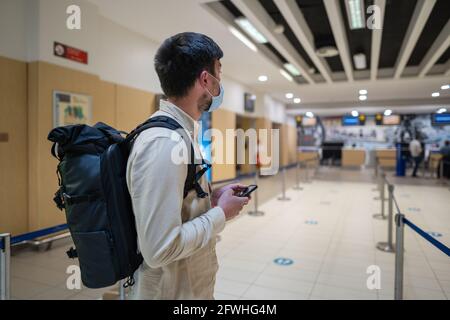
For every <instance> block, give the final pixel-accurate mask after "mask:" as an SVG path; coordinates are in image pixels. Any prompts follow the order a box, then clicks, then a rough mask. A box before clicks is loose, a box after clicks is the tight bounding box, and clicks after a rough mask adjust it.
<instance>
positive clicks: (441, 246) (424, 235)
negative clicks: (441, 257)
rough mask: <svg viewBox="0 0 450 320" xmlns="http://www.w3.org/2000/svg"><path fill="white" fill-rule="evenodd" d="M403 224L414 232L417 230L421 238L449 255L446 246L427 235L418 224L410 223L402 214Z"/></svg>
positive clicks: (449, 250) (448, 249) (449, 251)
mask: <svg viewBox="0 0 450 320" xmlns="http://www.w3.org/2000/svg"><path fill="white" fill-rule="evenodd" d="M402 219H403V222H404V224H406V225H407V226H408V227H410V228H411V229H413V230H414V231H415V232H417V233H418V234H419V235H420V236H422V238H425V240H427V241H428V242H430V243H431V244H432V245H433V246H435V247H436V248H438V249H439V250H441V251H442V252H443V253H445V254H446V255H447V256H449V257H450V248H449V247H447V246H446V245H445V244H443V243H442V242H440V241H438V240H436V239H435V238H434V237H433V236H431V235H429V234H428V233H426V232H425V231H423V230H422V229H420V228H419V227H418V226H416V225H415V224H414V223H412V222H411V221H410V220H408V219H406V218H405V217H404V216H403V217H402Z"/></svg>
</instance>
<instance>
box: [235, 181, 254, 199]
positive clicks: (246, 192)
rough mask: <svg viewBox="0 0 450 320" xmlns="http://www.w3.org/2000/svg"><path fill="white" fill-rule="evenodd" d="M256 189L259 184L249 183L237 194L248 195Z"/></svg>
mask: <svg viewBox="0 0 450 320" xmlns="http://www.w3.org/2000/svg"><path fill="white" fill-rule="evenodd" d="M256 189H258V186H257V185H254V184H252V185H249V186H248V187H247V188H245V189H244V190H242V191H240V192H239V193H238V194H237V195H236V196H238V197H248V196H250V194H251V193H252V192H253V191H255V190H256Z"/></svg>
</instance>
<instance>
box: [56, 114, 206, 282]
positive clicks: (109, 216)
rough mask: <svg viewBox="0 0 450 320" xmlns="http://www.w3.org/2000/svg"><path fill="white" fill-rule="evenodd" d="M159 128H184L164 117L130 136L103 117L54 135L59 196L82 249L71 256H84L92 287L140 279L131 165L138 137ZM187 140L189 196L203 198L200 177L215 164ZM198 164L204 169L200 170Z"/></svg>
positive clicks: (82, 264) (87, 279)
mask: <svg viewBox="0 0 450 320" xmlns="http://www.w3.org/2000/svg"><path fill="white" fill-rule="evenodd" d="M154 127H163V128H168V129H171V130H178V129H182V127H181V125H180V124H179V123H178V122H176V121H175V120H173V119H171V118H169V117H165V116H158V117H153V118H151V119H149V120H147V121H146V122H145V123H143V124H141V125H140V126H138V127H137V128H136V129H135V130H134V131H132V132H131V133H130V134H129V135H127V136H126V138H124V137H123V136H122V134H124V132H121V131H118V130H116V129H114V128H112V127H110V126H108V125H106V124H104V123H101V122H100V123H97V124H96V125H95V126H94V127H90V126H87V125H72V126H66V127H59V128H55V129H53V130H52V131H51V132H50V133H49V135H48V140H50V141H52V142H54V144H53V146H52V150H51V152H52V155H53V156H54V157H55V158H57V159H58V160H59V161H60V162H59V165H58V167H57V170H56V173H57V175H58V181H59V186H60V188H59V189H58V191H57V192H56V194H55V198H54V199H53V200H54V201H55V203H56V205H57V207H58V208H59V209H60V210H62V209H65V212H66V219H67V225H68V228H69V231H70V233H71V235H72V239H73V242H74V244H75V248H76V249H74V248H70V250H69V251H67V255H68V256H69V258H72V259H75V258H78V260H79V264H80V270H81V280H82V282H83V284H84V285H85V286H86V287H88V288H103V287H108V286H111V285H113V284H115V283H116V282H117V281H119V280H122V279H126V278H127V281H126V282H125V284H124V286H125V287H127V286H132V285H133V284H134V278H133V274H134V272H135V271H136V269H137V268H138V267H139V266H140V265H141V263H142V262H143V258H142V255H141V254H140V253H139V252H138V247H137V234H136V225H135V218H134V214H133V210H132V205H131V197H130V194H129V191H128V187H127V183H126V168H127V161H128V156H129V154H130V151H131V148H132V145H133V143H134V141H135V139H136V138H137V136H138V135H139V134H140V133H141V132H143V131H144V130H147V129H149V128H154ZM183 131H184V130H179V131H178V132H183ZM182 135H183V134H182ZM183 139H184V140H185V141H186V143H188V144H189V145H190V148H188V150H190V163H189V164H188V174H187V177H186V182H185V186H184V197H186V196H187V194H188V192H189V191H191V190H192V189H195V191H196V192H197V196H198V197H202V198H203V197H206V196H207V195H208V194H207V193H205V192H204V191H203V190H202V188H201V187H200V184H199V182H198V181H199V179H200V177H201V176H202V175H203V174H204V173H205V172H206V171H207V170H208V169H209V168H210V167H211V166H210V165H209V164H208V163H206V162H205V161H204V160H203V159H201V162H199V161H197V159H195V153H194V152H193V146H192V143H191V142H190V140H187V139H186V136H185V135H184V137H183ZM198 164H201V165H203V168H202V169H201V170H199V171H198V172H197V165H198Z"/></svg>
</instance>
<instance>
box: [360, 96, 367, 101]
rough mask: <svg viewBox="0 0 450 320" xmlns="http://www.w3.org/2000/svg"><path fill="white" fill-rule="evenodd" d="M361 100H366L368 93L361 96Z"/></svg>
mask: <svg viewBox="0 0 450 320" xmlns="http://www.w3.org/2000/svg"><path fill="white" fill-rule="evenodd" d="M359 100H360V101H366V100H367V96H366V95H361V96H359Z"/></svg>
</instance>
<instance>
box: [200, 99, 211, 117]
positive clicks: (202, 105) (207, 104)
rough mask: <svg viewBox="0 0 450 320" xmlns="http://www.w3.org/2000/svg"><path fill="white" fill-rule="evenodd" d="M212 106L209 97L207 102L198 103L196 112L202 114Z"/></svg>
mask: <svg viewBox="0 0 450 320" xmlns="http://www.w3.org/2000/svg"><path fill="white" fill-rule="evenodd" d="M211 104H212V98H211V97H210V98H209V99H207V100H203V101H201V102H199V103H198V111H199V112H201V113H203V112H207V111H208V110H209V108H210V107H211Z"/></svg>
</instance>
